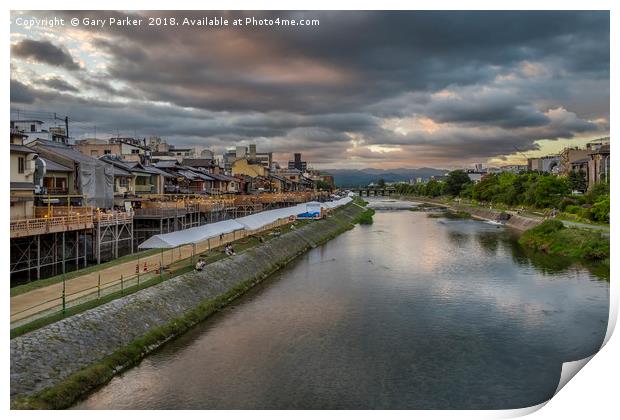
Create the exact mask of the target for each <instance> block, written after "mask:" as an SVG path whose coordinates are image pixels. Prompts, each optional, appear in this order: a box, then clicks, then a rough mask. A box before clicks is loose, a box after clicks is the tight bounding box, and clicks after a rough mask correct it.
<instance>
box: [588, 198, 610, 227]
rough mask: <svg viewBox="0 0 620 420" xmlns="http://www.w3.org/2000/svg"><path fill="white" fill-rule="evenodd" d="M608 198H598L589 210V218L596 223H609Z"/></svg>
mask: <svg viewBox="0 0 620 420" xmlns="http://www.w3.org/2000/svg"><path fill="white" fill-rule="evenodd" d="M609 205H610V202H609V196H608V195H607V196H603V197H600V198H599V199H598V200H597V201H596V202H595V203H594V205H593V206H592V208H591V209H589V210H590V218H591V219H592V220H594V221H597V222H609Z"/></svg>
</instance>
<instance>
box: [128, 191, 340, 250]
mask: <svg viewBox="0 0 620 420" xmlns="http://www.w3.org/2000/svg"><path fill="white" fill-rule="evenodd" d="M351 201H352V200H351V198H349V197H345V198H341V199H340V200H337V201H329V202H326V203H319V202H317V201H311V202H308V203H303V204H298V205H296V206H293V207H285V208H282V209H275V210H267V211H263V212H260V213H256V214H251V215H249V216H245V217H240V218H238V219H234V220H223V221H221V222H216V223H209V224H206V225H202V226H198V227H193V228H189V229H184V230H179V231H177V232H170V233H163V234H161V235H155V236H152V237H150V238H149V239H147V240H146V241H144V242H142V243H141V244H140V245H138V248H139V249H150V248H175V247H177V246H180V245H186V244H192V243H198V242H204V241H206V240H207V239H209V238H215V237H217V236H220V235H223V234H226V233H230V232H234V231H236V230H243V229H247V230H257V229H260V228H262V227H263V226H266V225H268V224H270V223H273V222H275V221H277V220H280V219H288V218H289V217H291V216H296V215H298V214H301V213H305V212H306V211H308V210H307V207H308V204H310V205H314V206H316V205H320V206H321V208H329V209H333V208H336V207H340V206H343V205H345V204H348V203H349V202H351Z"/></svg>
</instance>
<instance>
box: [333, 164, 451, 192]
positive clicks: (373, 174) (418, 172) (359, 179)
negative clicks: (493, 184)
mask: <svg viewBox="0 0 620 420" xmlns="http://www.w3.org/2000/svg"><path fill="white" fill-rule="evenodd" d="M325 172H328V173H330V174H332V175H333V176H334V182H335V183H336V185H337V186H339V187H360V186H366V185H368V184H370V183H371V182H375V183H376V182H377V181H379V180H380V179H383V180H384V181H385V182H401V181H405V182H408V181H410V180H411V179H416V178H418V177H421V178H429V177H431V176H441V175H444V174H445V173H446V172H448V170H446V169H435V168H418V169H407V168H397V169H375V168H367V169H326V170H325Z"/></svg>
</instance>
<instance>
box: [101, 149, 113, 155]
mask: <svg viewBox="0 0 620 420" xmlns="http://www.w3.org/2000/svg"><path fill="white" fill-rule="evenodd" d="M103 154H104V155H111V154H112V150H110V149H105V150H104V151H103Z"/></svg>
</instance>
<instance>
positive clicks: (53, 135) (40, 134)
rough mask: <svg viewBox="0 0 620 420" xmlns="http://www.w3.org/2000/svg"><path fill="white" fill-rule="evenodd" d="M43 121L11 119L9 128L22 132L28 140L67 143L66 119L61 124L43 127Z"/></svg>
mask: <svg viewBox="0 0 620 420" xmlns="http://www.w3.org/2000/svg"><path fill="white" fill-rule="evenodd" d="M43 124H44V122H43V121H40V120H12V121H11V130H15V131H16V132H19V133H22V134H24V135H26V136H27V138H28V142H32V141H34V140H36V139H41V140H50V141H53V142H56V143H61V144H69V140H70V138H69V135H68V134H67V130H68V126H69V124H68V121H67V123H66V125H65V126H64V127H63V126H50V127H48V128H47V129H45V128H43Z"/></svg>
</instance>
